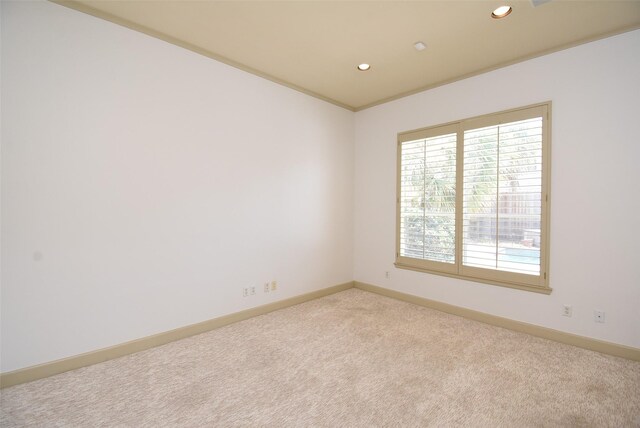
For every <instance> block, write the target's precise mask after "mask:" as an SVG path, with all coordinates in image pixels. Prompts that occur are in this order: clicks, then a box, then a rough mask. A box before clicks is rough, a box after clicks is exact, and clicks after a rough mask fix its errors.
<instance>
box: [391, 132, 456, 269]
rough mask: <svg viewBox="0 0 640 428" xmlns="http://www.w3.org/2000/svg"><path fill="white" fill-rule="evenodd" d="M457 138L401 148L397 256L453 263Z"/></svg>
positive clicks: (443, 137)
mask: <svg viewBox="0 0 640 428" xmlns="http://www.w3.org/2000/svg"><path fill="white" fill-rule="evenodd" d="M456 142H457V134H456V133H449V134H445V135H438V136H435V137H431V138H424V139H417V140H412V141H405V142H403V143H401V148H400V201H399V202H400V212H399V222H400V225H399V226H400V236H399V240H400V242H399V253H400V254H399V255H400V256H401V257H409V258H413V259H420V260H429V261H434V262H442V263H449V264H453V263H455V253H456V251H455V242H456V239H455V213H456V211H455V204H456Z"/></svg>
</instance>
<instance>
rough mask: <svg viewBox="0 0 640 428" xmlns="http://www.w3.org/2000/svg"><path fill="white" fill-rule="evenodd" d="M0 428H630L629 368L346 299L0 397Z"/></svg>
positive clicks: (520, 337) (635, 373) (638, 366)
mask: <svg viewBox="0 0 640 428" xmlns="http://www.w3.org/2000/svg"><path fill="white" fill-rule="evenodd" d="M0 409H1V413H0V425H1V426H3V427H16V426H20V427H22V426H38V427H40V426H74V427H75V426H78V427H85V426H86V427H99V426H105V427H112V426H118V427H157V426H186V427H201V426H217V427H226V426H274V427H306V426H327V427H337V426H349V427H371V426H381V427H383V426H384V427H397V426H407V427H414V426H434V427H435V426H437V427H441V426H474V427H475V426H490V427H495V426H517V427H529V426H535V427H539V426H545V427H546V426H611V427H629V426H640V363H639V362H633V361H629V360H625V359H621V358H616V357H611V356H607V355H602V354H598V353H595V352H591V351H587V350H583V349H579V348H574V347H571V346H567V345H562V344H558V343H554V342H550V341H547V340H544V339H539V338H535V337H532V336H528V335H525V334H521V333H516V332H512V331H509V330H505V329H501V328H497V327H493V326H489V325H486V324H482V323H478V322H475V321H470V320H466V319H463V318H459V317H456V316H453V315H448V314H445V313H442V312H438V311H434V310H431V309H427V308H423V307H420V306H415V305H411V304H408V303H404V302H400V301H396V300H393V299H389V298H386V297H382V296H378V295H375V294H371V293H367V292H364V291H361V290H357V289H350V290H347V291H344V292H341V293H338V294H334V295H331V296H328V297H325V298H322V299H318V300H314V301H311V302H307V303H303V304H301V305H297V306H294V307H291V308H287V309H284V310H280V311H277V312H273V313H270V314H268V315H263V316H259V317H256V318H253V319H250V320H247V321H243V322H240V323H237V324H233V325H229V326H226V327H223V328H220V329H218V330H214V331H211V332H208V333H205V334H201V335H198V336H194V337H191V338H188V339H184V340H181V341H178V342H174V343H171V344H168V345H164V346H161V347H157V348H153V349H150V350H147V351H144V352H140V353H137V354H133V355H129V356H126V357H123V358H119V359H116V360H112V361H108V362H105V363H102V364H97V365H94V366H91V367H86V368H83V369H79V370H75V371H72V372H67V373H63V374H61V375H58V376H54V377H50V378H47V379H42V380H39V381H35V382H31V383H28V384H23V385H18V386H14V387H10V388H7V389H5V390H2V392H1V406H0Z"/></svg>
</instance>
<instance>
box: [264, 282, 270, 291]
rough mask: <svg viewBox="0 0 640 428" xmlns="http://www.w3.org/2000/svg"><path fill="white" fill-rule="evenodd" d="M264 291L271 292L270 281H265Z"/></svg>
mask: <svg viewBox="0 0 640 428" xmlns="http://www.w3.org/2000/svg"><path fill="white" fill-rule="evenodd" d="M264 292H265V293H268V292H269V283H268V282H265V283H264Z"/></svg>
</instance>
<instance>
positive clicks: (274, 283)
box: [271, 281, 278, 291]
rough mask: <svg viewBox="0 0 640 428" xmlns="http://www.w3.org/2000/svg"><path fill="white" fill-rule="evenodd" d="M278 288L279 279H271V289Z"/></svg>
mask: <svg viewBox="0 0 640 428" xmlns="http://www.w3.org/2000/svg"><path fill="white" fill-rule="evenodd" d="M277 289H278V281H271V291H276V290H277Z"/></svg>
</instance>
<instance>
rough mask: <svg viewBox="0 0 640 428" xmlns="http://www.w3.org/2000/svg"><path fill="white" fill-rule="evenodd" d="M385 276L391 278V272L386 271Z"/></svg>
mask: <svg viewBox="0 0 640 428" xmlns="http://www.w3.org/2000/svg"><path fill="white" fill-rule="evenodd" d="M384 277H385V278H387V279H389V278H391V274H390V273H389V271H386V272H385V273H384Z"/></svg>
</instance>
